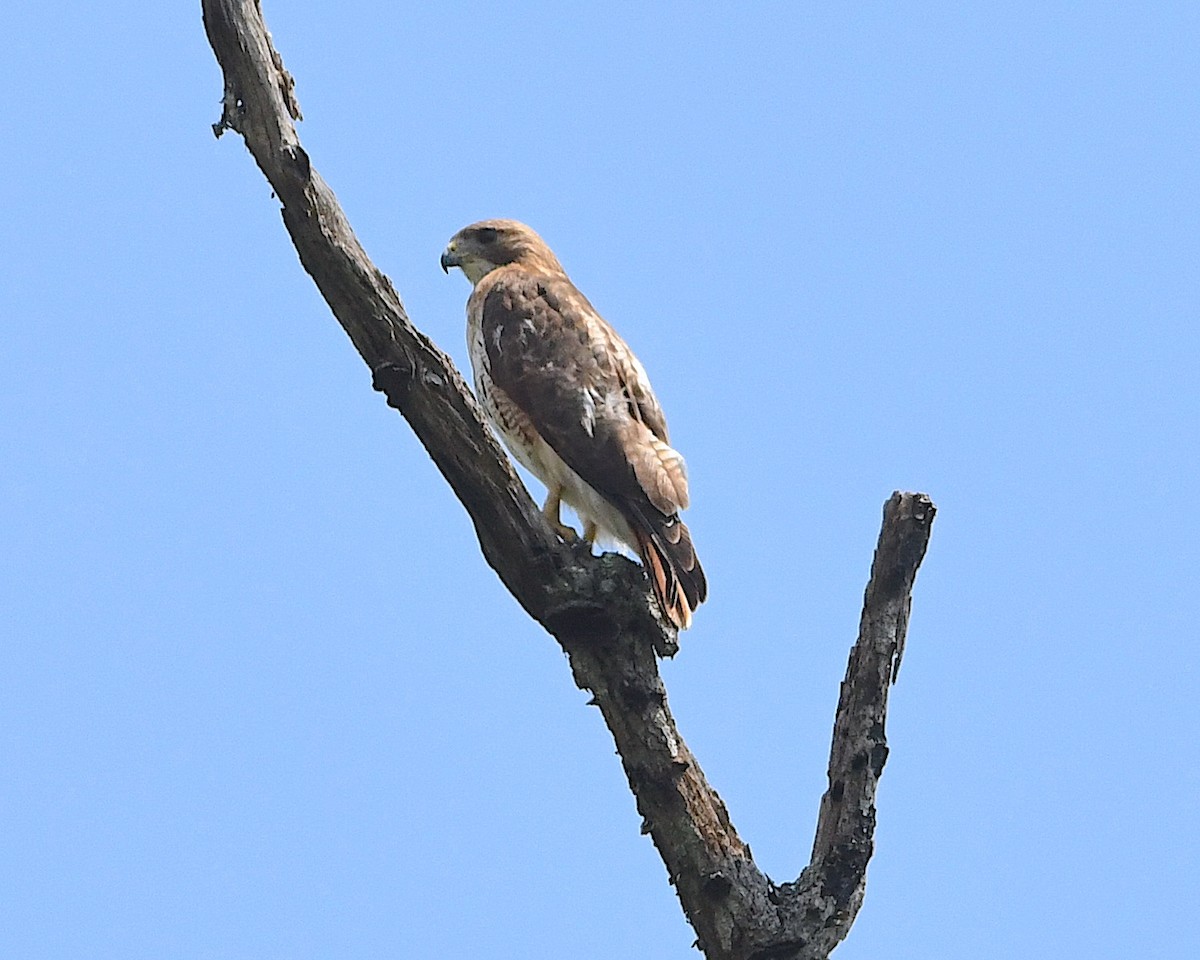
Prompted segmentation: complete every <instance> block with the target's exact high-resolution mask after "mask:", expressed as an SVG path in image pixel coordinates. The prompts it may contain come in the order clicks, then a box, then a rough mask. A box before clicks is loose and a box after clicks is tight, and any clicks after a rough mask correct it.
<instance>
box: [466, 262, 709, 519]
mask: <svg viewBox="0 0 1200 960" xmlns="http://www.w3.org/2000/svg"><path fill="white" fill-rule="evenodd" d="M482 337H483V342H484V348H485V349H486V352H487V359H488V371H489V373H490V376H491V379H492V382H493V383H494V384H495V385H496V386H497V387H498V388H499V389H500V390H502V391H504V393H505V394H506V395H507V396H508V398H509V399H510V400H512V402H513V403H515V404H517V405H518V406H519V407H520V408H521V410H522V411H523V412H524V413H525V415H526V416H527V417H528V418H529V420H530V422H531V424H532V425H533V427H534V428H535V429H536V430H537V431H538V433H539V434H541V436H542V438H543V439H544V440H545V441H546V442H547V443H548V444H549V445H550V446H551V447H552V448H553V449H554V451H555V453H557V454H558V455H559V457H561V458H562V460H563V461H564V462H565V463H566V464H567V466H569V467H570V468H571V469H572V470H574V471H575V472H576V473H577V474H579V476H580V477H582V478H583V479H584V480H586V481H587V482H588V483H589V484H590V485H591V486H592V487H593V488H594V489H595V490H596V491H597V492H598V493H600V494H601V495H603V496H604V497H605V498H606V499H609V500H610V501H612V502H614V503H618V504H620V503H621V502H622V501H630V502H631V503H632V504H633V505H635V506H636V507H637V508H639V511H640V510H641V509H644V508H652V509H653V511H655V512H657V513H659V514H661V515H663V516H664V517H669V516H672V515H674V514H675V513H677V512H678V511H679V510H681V509H683V508H684V507H686V506H687V501H688V494H687V475H686V471H685V468H684V465H683V460H682V458H680V456H679V454H677V453H676V452H675V451H674V450H673V449H671V447H670V445H669V443H668V441H667V425H666V420H665V418H664V416H663V413H662V409H661V408H660V407H659V404H658V400H657V399H656V398H655V396H654V393H653V392H652V391H651V389H650V385H649V382H648V380H647V378H646V373H645V370H644V369H643V368H642V366H641V364H640V363H639V362H638V361H637V359H636V358H635V357H634V356H633V354H632V352H631V351H630V350H629V348H628V346H626V344H625V343H624V341H622V340H621V338H620V337H619V336H618V335H617V334H616V332H615V331H613V330H612V328H611V327H610V326H609V325H608V324H607V323H606V322H605V321H604V320H603V319H602V318H601V317H600V315H599V314H597V313H596V311H595V309H594V308H593V307H592V305H591V304H590V303H589V302H588V301H587V298H586V297H584V296H583V294H582V293H580V292H579V291H578V290H577V289H576V288H575V286H574V285H573V284H572V283H571V282H570V281H569V280H568V279H566V278H565V277H564V278H557V277H546V276H539V275H531V274H527V273H523V272H520V271H515V270H510V271H505V272H504V275H503V276H502V277H497V281H496V283H495V285H494V286H493V287H492V289H491V290H490V291H488V293H487V295H486V297H485V298H484V301H483V304H482Z"/></svg>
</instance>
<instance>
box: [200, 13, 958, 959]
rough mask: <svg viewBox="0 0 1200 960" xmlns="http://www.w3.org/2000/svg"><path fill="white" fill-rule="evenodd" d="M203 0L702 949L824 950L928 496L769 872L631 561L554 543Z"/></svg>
mask: <svg viewBox="0 0 1200 960" xmlns="http://www.w3.org/2000/svg"><path fill="white" fill-rule="evenodd" d="M202 6H203V10H204V25H205V29H206V30H207V32H208V38H209V42H210V43H211V44H212V48H213V52H214V53H215V54H216V57H217V61H218V62H219V64H220V66H221V69H222V71H223V72H224V78H225V84H224V97H223V110H222V115H221V119H220V121H219V122H218V123H217V124H215V125H214V131H215V132H216V133H217V135H218V136H220V135H221V134H222V133H223V132H224V131H226V130H233V131H235V132H236V133H239V134H240V135H241V136H242V137H243V138H244V140H245V142H246V146H247V147H248V148H249V150H250V152H251V154H252V155H253V157H254V159H255V161H256V162H257V164H258V166H259V168H260V169H261V170H262V172H263V174H264V175H265V176H266V178H267V180H268V181H269V182H270V184H271V187H272V189H273V190H274V192H275V195H276V196H277V197H278V198H279V201H280V203H281V204H282V213H283V221H284V224H285V226H286V227H287V230H288V232H289V234H290V235H291V238H292V242H293V243H294V244H295V246H296V250H297V252H298V253H299V255H300V260H301V263H302V264H303V265H304V268H305V270H307V271H308V273H309V274H310V275H311V276H312V278H313V280H314V281H315V282H316V284H317V287H318V289H319V290H320V291H321V294H322V296H324V298H325V300H326V302H327V303H328V304H329V306H330V309H331V310H332V311H333V314H334V316H335V317H336V318H337V320H338V322H339V323H340V324H341V325H342V327H343V328H344V329H345V331H346V333H347V334H348V335H349V337H350V340H351V341H352V342H353V344H354V346H355V348H356V349H357V350H358V352H359V354H360V355H361V356H362V358H363V359H364V360H365V361H366V363H367V366H368V367H369V368H370V370H371V372H372V377H373V384H374V386H375V388H376V389H377V390H380V391H382V392H383V393H384V394H385V395H386V397H387V401H388V403H389V404H390V405H391V406H393V407H395V408H396V409H398V410H399V411H400V412H401V413H402V414H403V415H404V417H405V418H406V419H407V420H408V422H409V424H410V425H411V427H412V429H413V431H414V432H415V433H416V435H417V437H418V438H419V439H420V441H421V443H422V444H423V445H424V446H425V449H426V450H427V451H428V452H429V455H430V457H431V458H432V459H433V461H434V463H435V464H436V465H437V467H438V469H439V470H440V471H441V472H442V474H443V476H444V477H445V478H446V480H447V481H448V482H449V484H450V486H451V487H452V488H453V490H454V492H455V494H456V496H457V497H458V498H459V500H460V501H461V502H462V504H463V506H464V507H465V508H466V510H467V513H468V514H469V516H470V517H471V520H472V522H473V523H474V525H475V531H476V534H477V535H478V537H479V543H480V547H481V549H482V551H483V555H484V557H485V558H486V559H487V562H488V563H489V564H490V565H491V566H492V567H493V569H495V571H496V572H497V574H498V575H499V576H500V578H501V580H502V581H503V582H504V584H505V586H506V587H507V588H508V589H509V591H510V592H511V593H512V594H513V596H514V597H515V598H516V599H517V601H518V602H519V603H520V604H521V606H522V607H523V608H524V609H525V610H526V612H528V613H529V615H530V616H531V617H533V618H534V619H535V620H536V621H538V622H539V623H540V624H542V626H544V627H545V628H546V630H547V631H549V632H550V633H551V634H552V635H553V636H554V637H555V638H556V639H557V640H558V642H559V643H560V644H561V645H562V647H563V649H564V650H565V651H566V653H567V655H568V658H569V660H570V664H571V670H572V673H573V675H574V680H575V683H576V684H578V685H579V686H580V687H581V688H583V689H586V690H589V691H590V692H591V693H592V696H593V698H594V701H595V703H596V704H597V706H598V707H599V708H600V711H601V713H602V715H603V716H604V720H605V723H607V724H608V727H609V729H610V730H611V731H612V735H613V739H614V740H615V741H616V746H617V750H618V752H619V753H620V756H621V762H622V764H623V766H624V768H625V773H626V776H627V777H628V779H629V785H630V787H631V789H632V790H633V793H634V796H635V797H636V799H637V806H638V810H639V812H640V813H641V815H642V817H643V821H644V830H645V831H646V832H647V833H649V834H650V836H651V837H652V839H653V840H654V843H655V845H656V846H657V848H658V850H659V852H660V854H661V855H662V858H663V861H664V862H665V864H666V866H667V870H668V872H669V874H670V878H671V882H672V883H673V884H674V885H675V887H676V889H677V891H678V893H679V899H680V902H681V903H682V905H683V908H684V911H685V913H686V914H687V916H688V919H689V921H690V922H691V924H692V926H693V927H694V928H695V930H696V934H697V937H698V943H699V945H700V946H701V948H702V949H703V950H704V952H705V954H706V955H707V956H708V957H709V958H710V960H718V958H719V960H751V958H753V960H768V958H772V960H789V958H794V960H801V958H824V957H827V956H828V954H829V951H830V950H832V949H833V947H834V946H835V945H836V944H837V943H838V942H839V941H840V940H841V939H842V938H843V937H844V936H845V934H846V931H847V930H848V929H849V926H850V924H851V922H852V921H853V919H854V916H855V914H856V913H857V911H858V907H859V905H860V904H861V902H862V892H863V886H864V882H865V871H866V865H867V861H868V860H869V859H870V856H871V851H872V843H873V839H872V838H873V833H874V825H875V807H874V797H875V786H876V783H877V782H878V778H879V774H880V771H881V770H882V767H883V762H884V759H885V758H886V756H887V745H886V740H885V738H884V719H885V716H886V708H887V693H888V688H889V684H890V681H891V678H892V677H893V675H894V671H895V667H896V666H897V665H898V663H899V656H900V652H901V650H902V648H903V642H904V636H905V630H906V626H907V621H908V605H909V597H910V592H911V589H912V583H913V578H914V576H915V575H916V570H917V567H918V566H919V565H920V562H921V559H922V557H923V556H924V551H925V545H926V543H927V542H928V538H929V531H930V526H931V524H932V520H933V515H934V507H933V504H932V503H931V502H930V501H929V498H928V497H926V496H924V495H923V494H908V493H906V494H900V493H897V494H894V495H893V496H892V498H891V499H890V500H889V501H888V502H887V504H886V506H885V509H884V523H883V531H882V534H881V536H880V541H879V546H878V548H877V550H876V555H875V563H874V565H873V567H872V573H871V581H870V584H869V585H868V587H867V594H866V602H865V606H864V610H863V618H862V624H861V626H860V632H859V640H858V643H857V644H856V645H855V647H854V650H853V651H852V653H851V657H850V665H849V667H848V669H847V674H846V679H845V681H844V682H843V684H842V696H841V702H840V703H839V705H838V715H837V721H836V724H835V728H834V743H833V750H832V753H831V757H830V766H829V789H828V791H827V792H826V794H825V797H824V799H823V800H822V803H821V814H820V822H819V825H818V829H817V839H816V843H815V846H814V851H813V859H812V862H811V863H810V864H809V866H808V867H806V868H805V869H804V871H803V872H802V873H801V874H800V876H799V878H798V879H797V880H796V881H795V882H793V883H789V884H782V885H776V884H774V883H772V882H771V880H770V879H769V878H767V877H766V876H765V875H764V874H763V873H762V872H761V871H759V869H758V868H757V866H755V864H754V861H753V859H752V858H751V856H750V850H749V848H748V847H747V846H746V844H745V843H743V842H742V840H741V839H740V838H739V837H738V835H737V832H736V831H735V830H734V828H733V825H732V823H731V822H730V819H729V814H728V812H727V811H726V809H725V805H724V804H723V803H722V801H721V798H720V797H719V796H718V795H717V793H716V791H714V790H713V789H712V787H710V786H709V785H708V782H707V780H706V779H705V778H704V774H703V772H702V771H701V769H700V767H699V765H698V764H697V763H696V760H695V758H694V757H693V756H692V754H691V752H690V751H689V750H688V748H687V745H686V744H685V743H684V742H683V739H682V738H681V737H680V735H679V731H678V730H677V729H676V726H675V721H674V718H673V717H672V716H671V712H670V710H669V708H668V706H667V697H666V691H665V689H664V688H663V684H662V679H661V677H660V676H659V672H658V662H657V654H660V653H665V654H670V653H673V652H674V651H675V649H676V646H675V640H676V638H675V635H674V632H673V631H672V630H671V628H670V627H669V626H667V625H666V624H664V623H663V622H662V621H661V620H660V619H659V618H658V616H657V615H656V613H655V610H654V608H653V606H652V605H651V603H650V601H649V599H648V588H647V583H646V580H645V577H644V575H643V573H642V570H641V568H640V567H639V566H638V565H637V564H635V563H633V562H632V561H630V560H627V559H625V558H623V557H620V556H617V555H615V554H605V555H603V556H600V557H594V556H592V555H591V552H590V548H589V547H588V546H587V545H586V544H584V545H571V544H565V543H563V542H562V541H561V540H559V539H558V537H557V536H556V535H555V534H554V532H553V531H552V530H551V529H550V528H549V527H548V526H547V524H546V522H545V520H544V518H543V516H542V514H541V511H539V510H538V509H537V506H536V505H535V504H534V503H533V501H532V500H531V499H530V497H529V494H528V493H527V492H526V490H525V488H524V486H523V485H522V484H521V482H520V480H519V479H518V478H517V476H516V474H515V473H514V472H513V470H512V467H511V466H510V464H509V462H508V460H507V458H506V457H505V456H504V454H503V452H502V451H501V450H500V448H499V446H498V445H497V443H496V440H495V438H494V437H493V436H492V434H491V432H490V431H489V430H488V428H487V427H486V426H485V425H484V423H483V420H482V418H481V416H480V412H479V409H478V407H477V406H476V404H475V400H474V398H473V397H472V396H471V393H470V391H469V390H468V389H467V388H466V385H465V384H464V382H463V379H462V377H461V376H460V375H459V373H458V371H457V370H456V369H455V368H454V366H453V364H452V363H451V362H450V360H449V358H448V357H447V356H446V355H445V354H444V353H442V351H440V350H439V349H438V348H437V347H436V346H435V345H434V344H433V343H432V342H431V341H430V340H429V339H428V338H427V337H426V336H425V335H424V334H422V333H421V332H420V331H419V330H417V328H416V327H414V326H413V325H412V323H411V322H410V320H409V318H408V316H407V314H406V313H405V310H404V307H403V305H402V304H401V302H400V298H399V297H398V296H397V294H396V292H395V290H394V289H393V288H392V285H391V283H390V282H389V281H388V279H387V277H385V276H384V275H383V274H382V273H381V272H380V271H379V270H378V269H377V268H376V267H375V265H374V264H373V263H372V262H371V261H370V259H369V258H368V257H367V254H366V251H364V250H363V248H362V246H361V245H360V244H359V242H358V240H357V238H356V237H355V236H354V233H353V231H352V230H351V229H350V225H349V223H348V222H347V220H346V217H345V215H344V214H343V212H342V210H341V207H340V206H339V205H338V202H337V199H336V198H335V197H334V195H333V193H332V191H331V190H330V189H329V187H328V186H327V185H326V184H325V182H324V181H323V180H322V179H321V178H320V176H319V175H318V174H317V172H316V170H315V169H313V166H312V164H311V163H310V161H309V158H308V155H307V154H306V153H305V151H304V148H303V147H302V146H301V144H300V140H299V137H298V136H297V133H296V127H295V122H294V121H295V120H296V119H298V118H299V116H300V109H299V105H298V103H297V101H296V97H295V93H294V84H293V81H292V78H291V76H290V75H289V74H288V72H287V71H286V70H285V69H284V66H283V61H282V59H281V58H280V57H279V54H278V53H277V52H276V51H275V48H274V46H273V44H272V42H271V38H270V35H269V34H268V32H267V29H266V26H265V24H264V23H263V20H262V13H261V10H260V8H259V4H258V2H257V0H202Z"/></svg>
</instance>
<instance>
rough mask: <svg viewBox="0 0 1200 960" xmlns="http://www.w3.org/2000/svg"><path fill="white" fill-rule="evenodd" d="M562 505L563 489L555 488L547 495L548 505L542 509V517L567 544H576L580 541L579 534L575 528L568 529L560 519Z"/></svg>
mask: <svg viewBox="0 0 1200 960" xmlns="http://www.w3.org/2000/svg"><path fill="white" fill-rule="evenodd" d="M561 505H562V487H554V488H552V489H551V490H549V491H547V493H546V503H545V505H544V506H543V507H542V515H543V516H544V517H545V518H546V522H547V523H548V524H550V526H552V527H553V528H554V532H555V533H557V534H558V535H559V536H560V537H562V538H563V539H564V540H565V541H566V542H567V543H574V542H575V541H576V540H578V539H579V534H578V533H576V532H575V529H574V528H573V527H568V526H567V525H566V524H565V523H563V522H562V520H561V519H559V516H558V511H559V507H560V506H561Z"/></svg>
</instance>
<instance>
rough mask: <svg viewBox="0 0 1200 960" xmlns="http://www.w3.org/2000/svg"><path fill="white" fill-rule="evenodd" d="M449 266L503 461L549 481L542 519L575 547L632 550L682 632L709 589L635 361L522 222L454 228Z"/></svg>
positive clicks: (662, 430)
mask: <svg viewBox="0 0 1200 960" xmlns="http://www.w3.org/2000/svg"><path fill="white" fill-rule="evenodd" d="M450 267H460V268H461V269H462V272H463V273H464V274H466V276H467V279H468V280H470V281H471V284H472V285H473V286H474V290H473V291H472V293H471V297H470V299H469V300H468V301H467V344H468V346H469V348H470V352H471V365H472V366H473V367H474V369H475V392H476V394H477V395H478V397H479V401H480V403H481V404H482V406H483V409H484V412H485V413H486V414H487V417H488V419H489V420H490V421H491V423H492V425H493V426H494V427H495V429H496V432H497V433H499V434H500V436H501V437H502V438H503V439H504V442H505V443H506V444H507V445H508V448H509V449H510V450H512V452H513V455H514V456H515V457H516V458H517V460H519V461H520V462H521V463H522V464H524V465H525V466H526V467H527V468H528V469H529V470H530V471H532V473H533V474H534V476H536V477H537V478H538V479H539V480H541V481H542V483H544V484H545V485H546V490H547V491H548V494H547V497H546V504H545V506H544V507H543V512H544V513H545V515H546V518H547V519H548V520H549V521H550V523H551V524H552V525H553V526H554V528H555V529H556V530H557V531H558V532H559V533H560V534H561V535H562V536H563V537H564V539H568V540H570V539H574V537H575V531H574V530H572V529H571V528H570V527H567V526H565V525H564V524H563V523H562V521H561V520H560V519H559V506H560V504H561V503H562V502H565V503H567V505H568V506H570V507H572V508H574V510H575V512H576V513H578V514H579V516H580V518H581V519H582V520H583V523H584V528H583V536H584V539H585V540H588V541H589V542H594V541H595V540H596V539H597V538H604V539H610V540H614V541H617V542H619V543H623V544H625V545H627V546H629V547H630V548H632V549H633V550H636V551H637V553H638V555H639V556H640V557H641V558H642V563H643V564H644V565H645V567H646V570H647V571H648V573H649V576H650V583H651V585H652V586H653V587H654V594H655V596H656V597H657V598H658V603H659V606H660V607H661V608H662V611H663V613H665V614H666V616H667V617H668V618H670V620H671V622H672V623H674V624H675V626H676V627H678V628H680V629H685V628H686V627H687V626H688V625H689V624H690V623H691V621H692V611H693V610H695V609H696V607H697V606H699V605H700V604H701V603H702V602H703V601H704V598H705V596H707V594H708V583H707V581H706V580H705V578H704V571H703V570H702V569H701V568H700V561H699V560H697V559H696V551H695V550H694V549H693V548H692V537H691V534H690V533H689V532H688V528H687V527H686V526H685V525H684V523H683V521H682V520H680V519H679V511H680V510H682V509H684V508H685V507H686V506H687V505H688V485H687V470H686V467H685V466H684V463H683V457H681V456H680V455H679V454H678V453H676V452H675V450H673V449H672V448H671V446H670V442H669V440H668V438H667V421H666V418H665V417H664V416H663V412H662V409H661V408H660V407H659V405H658V400H657V399H656V398H655V396H654V391H653V390H652V389H651V388H650V381H649V380H648V379H647V377H646V371H645V370H644V369H643V367H642V365H641V363H639V362H638V359H637V357H635V356H634V355H633V351H631V350H630V349H629V347H628V346H626V344H625V341H624V340H622V339H621V338H620V337H619V336H618V335H617V332H616V331H615V330H614V329H613V328H612V327H610V326H609V325H608V324H607V323H606V322H605V320H604V318H603V317H601V316H600V314H598V313H597V312H596V309H595V308H594V307H593V306H592V305H591V304H590V303H588V300H587V297H585V296H584V295H583V294H582V293H580V292H579V290H577V289H576V287H575V285H574V284H573V283H572V282H571V281H570V279H569V278H568V277H567V274H566V271H564V270H563V268H562V265H561V264H560V263H559V262H558V258H557V257H555V256H554V254H553V253H552V252H551V250H550V248H549V247H548V246H546V243H545V241H544V240H542V238H541V237H539V236H538V235H537V234H536V233H534V232H533V230H531V229H530V228H529V227H527V226H525V225H524V224H523V223H517V222H516V221H515V220H483V221H481V222H479V223H473V224H471V225H470V226H469V227H463V229H461V230H460V231H458V233H456V234H455V235H454V237H453V238H452V239H451V240H450V244H449V246H447V247H446V251H445V253H443V254H442V269H443V270H445V271H446V272H447V273H449V272H450Z"/></svg>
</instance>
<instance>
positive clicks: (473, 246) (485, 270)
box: [442, 220, 563, 286]
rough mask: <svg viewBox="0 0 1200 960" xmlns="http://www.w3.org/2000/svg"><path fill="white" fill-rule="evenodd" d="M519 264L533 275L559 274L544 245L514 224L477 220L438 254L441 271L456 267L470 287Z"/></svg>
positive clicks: (555, 262) (530, 232)
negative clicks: (501, 268)
mask: <svg viewBox="0 0 1200 960" xmlns="http://www.w3.org/2000/svg"><path fill="white" fill-rule="evenodd" d="M512 263H515V264H519V265H520V266H521V267H522V268H524V269H526V270H529V271H532V272H536V273H562V272H563V268H562V265H561V264H560V263H559V262H558V258H557V257H555V256H554V254H553V253H552V252H551V251H550V248H549V247H548V246H546V241H545V240H543V239H542V238H541V237H539V236H538V235H537V234H536V233H534V231H533V230H531V229H530V228H529V227H527V226H525V224H523V223H519V222H518V221H516V220H480V221H479V222H478V223H473V224H471V225H470V226H469V227H463V228H462V229H461V230H459V231H458V233H456V234H455V235H454V236H453V237H451V238H450V243H448V244H447V245H446V249H445V251H444V252H443V253H442V269H443V270H444V271H446V273H449V272H450V268H451V267H459V268H460V269H461V270H462V272H463V273H465V274H466V275H467V279H468V280H470V281H471V284H472V286H473V285H474V284H477V283H478V282H479V281H480V280H482V279H483V278H484V277H486V276H487V275H488V274H489V273H491V272H492V271H493V270H495V269H496V268H497V267H505V266H508V265H509V264H512Z"/></svg>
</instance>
